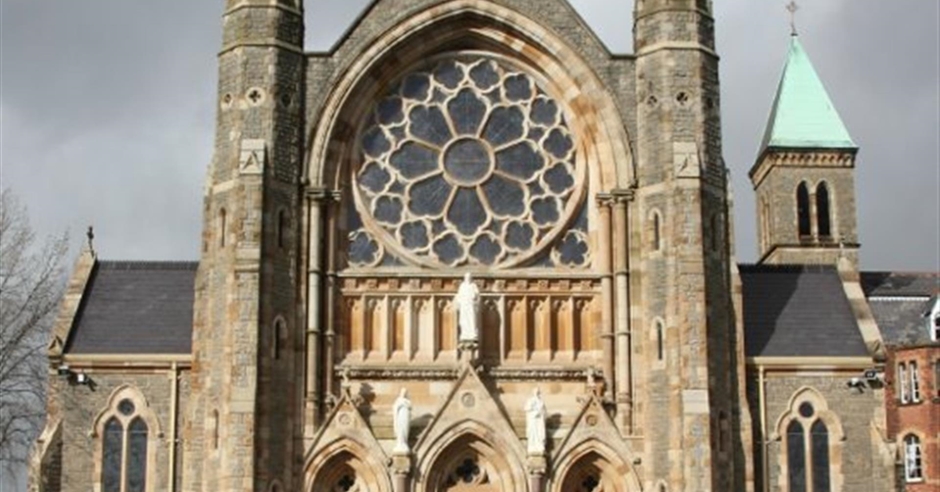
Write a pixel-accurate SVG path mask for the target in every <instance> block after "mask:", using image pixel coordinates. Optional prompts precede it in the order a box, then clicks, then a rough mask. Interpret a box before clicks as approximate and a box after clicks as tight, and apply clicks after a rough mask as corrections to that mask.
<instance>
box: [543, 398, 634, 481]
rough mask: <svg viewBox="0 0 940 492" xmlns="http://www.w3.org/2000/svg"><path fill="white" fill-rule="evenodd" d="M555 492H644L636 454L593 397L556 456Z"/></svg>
mask: <svg viewBox="0 0 940 492" xmlns="http://www.w3.org/2000/svg"><path fill="white" fill-rule="evenodd" d="M553 454H554V456H555V458H554V459H553V465H552V472H551V474H552V481H551V486H550V488H549V490H550V491H551V492H581V491H585V492H594V491H599V492H600V491H602V492H640V490H642V487H641V485H640V481H639V477H638V476H637V474H636V471H635V470H634V469H633V465H632V463H633V457H634V456H635V453H634V452H633V450H632V449H631V448H630V447H629V445H628V444H627V443H626V442H624V441H623V439H620V431H619V429H617V426H616V424H615V423H614V422H613V420H611V418H610V416H609V415H608V414H607V411H606V410H605V409H604V407H603V404H602V403H601V402H600V400H599V399H598V398H597V397H596V396H594V395H590V396H588V397H587V400H586V401H585V403H584V406H583V407H582V408H581V412H580V413H579V415H578V417H577V419H576V420H575V423H574V425H573V426H572V428H571V431H570V432H569V433H568V435H567V436H566V437H565V439H564V440H563V441H562V442H561V444H560V445H559V446H558V449H557V450H556V451H555V452H554V453H553Z"/></svg>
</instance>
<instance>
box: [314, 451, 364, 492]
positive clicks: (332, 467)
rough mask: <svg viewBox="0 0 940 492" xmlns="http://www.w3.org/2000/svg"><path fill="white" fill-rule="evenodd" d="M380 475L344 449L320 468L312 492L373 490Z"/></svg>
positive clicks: (359, 491)
mask: <svg viewBox="0 0 940 492" xmlns="http://www.w3.org/2000/svg"><path fill="white" fill-rule="evenodd" d="M378 483H380V482H379V477H377V476H375V474H374V473H373V472H372V469H371V467H369V466H368V465H366V464H365V463H363V462H362V460H360V459H359V458H358V457H356V456H355V455H354V454H352V453H350V452H348V451H343V452H340V453H338V454H336V455H335V456H333V457H332V458H330V459H329V461H328V462H326V463H325V464H324V466H322V467H321V468H320V472H319V473H318V474H317V476H316V477H315V478H314V482H313V487H312V488H311V492H371V491H373V490H376V488H375V486H376V484H378Z"/></svg>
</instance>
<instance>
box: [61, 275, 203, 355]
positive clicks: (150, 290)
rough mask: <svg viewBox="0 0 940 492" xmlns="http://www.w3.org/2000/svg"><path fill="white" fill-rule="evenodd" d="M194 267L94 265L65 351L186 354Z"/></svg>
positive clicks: (188, 351)
mask: <svg viewBox="0 0 940 492" xmlns="http://www.w3.org/2000/svg"><path fill="white" fill-rule="evenodd" d="M197 266H198V263H181V262H111V261H101V262H98V263H97V265H96V266H95V269H94V271H93V272H92V274H91V278H90V279H89V280H88V285H87V286H86V288H85V294H84V296H83V297H82V303H81V307H80V308H79V310H78V314H76V317H75V320H74V322H73V327H72V331H71V335H70V337H69V340H68V343H67V344H66V349H65V352H66V353H71V354H188V353H191V351H192V326H193V290H194V286H195V285H194V282H195V278H196V267H197Z"/></svg>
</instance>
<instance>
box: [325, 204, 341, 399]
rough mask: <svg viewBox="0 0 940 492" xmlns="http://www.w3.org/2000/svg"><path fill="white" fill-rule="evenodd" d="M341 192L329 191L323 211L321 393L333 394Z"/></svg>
mask: <svg viewBox="0 0 940 492" xmlns="http://www.w3.org/2000/svg"><path fill="white" fill-rule="evenodd" d="M340 196H341V195H340V192H338V191H332V192H328V193H327V194H326V196H325V199H324V200H323V204H324V205H325V206H323V207H322V208H323V213H325V215H326V221H325V223H326V228H325V229H324V231H323V235H322V240H323V244H324V245H325V246H326V252H325V254H324V257H325V259H326V274H325V280H326V282H325V283H326V285H325V286H324V289H325V290H326V292H325V295H324V296H322V297H321V298H322V299H323V305H324V306H326V313H325V316H324V318H325V319H324V323H325V324H326V330H325V331H324V333H323V345H324V346H323V349H322V352H321V357H320V359H322V360H323V368H324V370H323V373H324V374H323V390H322V391H321V393H323V394H325V395H332V394H333V390H334V385H335V382H334V375H333V366H335V362H334V358H335V352H336V309H337V304H338V303H337V302H336V289H337V288H338V286H337V281H336V268H337V265H336V261H337V258H336V248H337V247H339V244H338V242H337V240H336V239H337V227H339V224H337V216H338V215H339V213H338V212H339V211H338V210H336V208H337V207H339V201H340Z"/></svg>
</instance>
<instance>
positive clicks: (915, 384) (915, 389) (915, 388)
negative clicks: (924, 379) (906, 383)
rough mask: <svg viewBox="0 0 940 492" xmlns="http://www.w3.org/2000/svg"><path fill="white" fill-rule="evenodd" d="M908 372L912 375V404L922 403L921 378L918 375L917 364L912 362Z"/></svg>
mask: <svg viewBox="0 0 940 492" xmlns="http://www.w3.org/2000/svg"><path fill="white" fill-rule="evenodd" d="M908 371H910V373H911V402H913V403H918V402H920V376H919V375H918V374H917V363H916V362H911V363H910V364H909V365H908Z"/></svg>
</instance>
